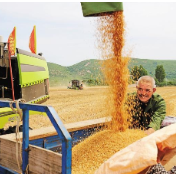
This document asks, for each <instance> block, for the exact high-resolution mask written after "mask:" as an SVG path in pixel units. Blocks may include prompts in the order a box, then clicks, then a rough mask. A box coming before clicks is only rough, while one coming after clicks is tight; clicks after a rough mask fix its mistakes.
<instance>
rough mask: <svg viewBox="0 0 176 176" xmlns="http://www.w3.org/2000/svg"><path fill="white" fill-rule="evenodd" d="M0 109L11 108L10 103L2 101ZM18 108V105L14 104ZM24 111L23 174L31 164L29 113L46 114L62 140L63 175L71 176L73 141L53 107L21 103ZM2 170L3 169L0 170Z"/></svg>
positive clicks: (20, 105)
mask: <svg viewBox="0 0 176 176" xmlns="http://www.w3.org/2000/svg"><path fill="white" fill-rule="evenodd" d="M0 107H10V102H9V101H0ZM13 107H14V108H16V104H15V103H13ZM19 107H20V109H22V111H23V141H22V161H23V162H22V173H23V174H24V173H25V172H26V168H27V166H28V162H29V151H28V149H29V111H30V110H32V111H38V112H45V113H46V114H47V116H48V117H49V119H50V121H51V123H52V124H53V126H54V128H55V129H56V132H57V133H58V136H59V138H60V139H61V140H62V174H71V158H72V139H71V136H70V134H69V132H68V131H67V129H66V128H65V126H64V124H63V123H62V121H61V120H60V118H59V116H58V115H57V113H56V111H55V109H54V108H53V107H52V106H43V105H37V104H23V103H19ZM0 169H2V167H1V168H0ZM14 173H15V172H14Z"/></svg>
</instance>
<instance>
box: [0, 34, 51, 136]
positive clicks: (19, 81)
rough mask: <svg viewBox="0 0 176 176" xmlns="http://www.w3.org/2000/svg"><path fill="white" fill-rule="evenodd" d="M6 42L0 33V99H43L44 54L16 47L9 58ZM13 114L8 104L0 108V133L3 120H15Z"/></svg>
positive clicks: (46, 74)
mask: <svg viewBox="0 0 176 176" xmlns="http://www.w3.org/2000/svg"><path fill="white" fill-rule="evenodd" d="M7 46H8V43H5V42H3V41H2V37H0V100H3V101H4V100H7V101H14V100H19V99H22V100H25V102H26V103H36V104H39V103H42V102H45V101H46V100H47V99H48V98H49V72H48V66H47V62H46V60H45V58H44V57H42V56H41V54H40V55H37V54H33V53H31V52H27V51H24V50H22V49H19V48H16V53H17V54H16V55H15V56H10V59H9V50H8V47H7ZM11 71H12V74H10V72H11ZM11 76H12V79H11ZM12 81H13V82H12ZM12 85H13V86H12ZM16 116H17V115H16V114H15V113H14V112H13V111H12V109H11V108H0V134H3V133H4V130H3V129H4V126H5V124H6V123H8V122H11V121H16V118H17V117H16ZM8 133H9V132H8Z"/></svg>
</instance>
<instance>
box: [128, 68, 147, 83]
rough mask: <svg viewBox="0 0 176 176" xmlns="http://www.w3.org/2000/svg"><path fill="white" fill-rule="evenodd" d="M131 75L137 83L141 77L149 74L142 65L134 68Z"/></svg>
mask: <svg viewBox="0 0 176 176" xmlns="http://www.w3.org/2000/svg"><path fill="white" fill-rule="evenodd" d="M131 75H132V77H133V80H135V81H137V80H138V79H139V78H140V77H141V76H144V75H148V73H147V70H146V69H145V68H144V67H143V66H142V65H140V66H139V67H138V66H134V67H133V68H132V69H131Z"/></svg>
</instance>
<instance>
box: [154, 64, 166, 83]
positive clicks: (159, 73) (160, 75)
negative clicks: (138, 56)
mask: <svg viewBox="0 0 176 176" xmlns="http://www.w3.org/2000/svg"><path fill="white" fill-rule="evenodd" d="M155 77H156V79H157V80H158V81H159V82H163V81H164V78H165V77H166V73H165V70H164V67H163V65H158V66H157V67H156V69H155Z"/></svg>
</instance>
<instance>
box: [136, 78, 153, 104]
mask: <svg viewBox="0 0 176 176" xmlns="http://www.w3.org/2000/svg"><path fill="white" fill-rule="evenodd" d="M136 88H137V95H138V98H139V100H141V101H142V102H143V103H147V102H148V101H149V99H150V98H151V97H152V95H153V93H154V92H155V91H156V88H153V86H152V84H151V83H146V82H139V85H138V86H136Z"/></svg>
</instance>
